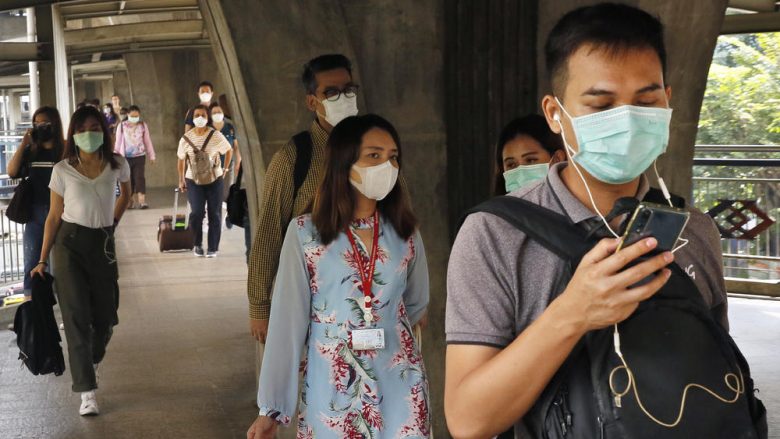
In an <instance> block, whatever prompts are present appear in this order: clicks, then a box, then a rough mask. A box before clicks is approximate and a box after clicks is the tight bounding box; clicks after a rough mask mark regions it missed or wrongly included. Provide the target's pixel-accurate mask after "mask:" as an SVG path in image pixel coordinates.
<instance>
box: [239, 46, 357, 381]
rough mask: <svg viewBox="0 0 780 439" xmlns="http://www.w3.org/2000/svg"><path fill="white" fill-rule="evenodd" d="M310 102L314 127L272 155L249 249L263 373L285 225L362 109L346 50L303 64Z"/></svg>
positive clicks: (253, 321) (310, 194) (253, 328)
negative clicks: (344, 125)
mask: <svg viewBox="0 0 780 439" xmlns="http://www.w3.org/2000/svg"><path fill="white" fill-rule="evenodd" d="M301 79H302V82H303V86H304V88H305V90H306V98H305V100H306V106H307V108H308V109H309V111H311V112H312V114H313V115H314V121H313V122H312V124H311V127H310V128H309V130H308V131H304V132H301V133H298V134H297V135H295V136H293V138H292V139H291V140H290V142H288V143H287V145H285V146H284V147H283V148H282V149H281V150H279V151H278V152H277V153H276V154H275V155H274V157H273V159H271V162H270V163H269V165H268V169H267V170H266V174H265V181H264V184H263V188H264V189H263V194H262V199H261V207H260V216H259V217H258V218H257V222H256V223H255V225H254V227H255V230H256V233H255V238H254V242H253V245H252V249H251V250H250V252H249V274H248V279H247V293H248V296H249V329H250V333H251V335H252V337H253V338H255V339H256V340H257V341H258V345H257V375H258V376H259V374H260V365H261V360H262V358H263V344H264V343H265V338H266V335H267V333H268V317H269V315H270V311H271V289H272V287H273V283H274V277H275V276H276V269H277V267H278V264H279V252H280V251H281V249H282V240H283V238H284V233H285V225H286V224H287V223H289V222H290V220H291V219H292V218H294V217H296V216H298V215H301V214H303V212H304V211H305V209H306V208H307V206H308V205H309V204H310V203H311V202H312V200H313V199H314V194H315V193H316V190H317V186H318V185H319V182H320V181H321V179H322V175H323V174H324V172H325V153H326V150H327V148H326V143H327V141H328V136H329V135H330V132H331V131H332V130H333V127H334V126H336V125H337V124H338V123H339V122H341V121H342V120H343V119H344V118H346V117H348V116H354V115H356V114H357V113H358V108H357V91H358V86H357V84H355V83H354V81H353V80H352V63H351V62H350V60H349V59H347V57H345V56H344V55H338V54H331V55H322V56H319V57H317V58H314V59H312V60H311V61H309V62H308V63H306V65H305V66H304V68H303V75H302V78H301Z"/></svg>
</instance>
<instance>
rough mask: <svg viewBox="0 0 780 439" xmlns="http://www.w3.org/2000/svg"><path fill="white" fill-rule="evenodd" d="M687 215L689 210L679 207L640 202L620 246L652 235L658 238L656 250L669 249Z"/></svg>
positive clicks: (684, 223) (672, 247)
mask: <svg viewBox="0 0 780 439" xmlns="http://www.w3.org/2000/svg"><path fill="white" fill-rule="evenodd" d="M689 216H690V213H689V212H686V211H684V210H681V209H673V208H669V207H664V206H652V205H647V204H640V205H639V206H638V207H637V210H636V212H635V213H634V216H633V217H632V219H631V222H630V223H629V225H628V229H627V230H626V235H625V238H624V239H623V244H622V245H621V247H626V246H629V245H631V244H633V243H635V242H637V241H639V240H641V239H643V238H649V237H651V236H652V237H654V238H655V239H657V240H658V247H656V251H659V252H664V251H671V250H672V249H674V246H675V244H676V243H677V239H678V238H679V237H680V234H681V233H682V231H683V229H684V228H685V225H686V224H687V223H688V217H689Z"/></svg>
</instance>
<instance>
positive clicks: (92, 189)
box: [49, 155, 130, 229]
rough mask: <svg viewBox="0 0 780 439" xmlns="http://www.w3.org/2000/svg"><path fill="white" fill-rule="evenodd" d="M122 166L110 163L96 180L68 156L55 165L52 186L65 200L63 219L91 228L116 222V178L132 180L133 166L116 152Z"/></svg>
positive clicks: (50, 185) (122, 180)
mask: <svg viewBox="0 0 780 439" xmlns="http://www.w3.org/2000/svg"><path fill="white" fill-rule="evenodd" d="M114 158H115V159H116V160H117V162H119V168H117V169H111V165H110V164H106V165H105V168H103V172H101V173H100V175H99V176H97V178H95V179H94V180H92V179H89V178H87V177H85V176H84V175H82V174H80V173H79V171H77V170H76V168H74V167H73V166H71V165H70V164H68V160H67V159H65V160H62V161H61V162H59V163H57V164H56V165H54V169H53V170H52V173H51V182H49V189H51V190H52V191H54V192H55V193H57V194H58V195H60V196H61V197H62V198H63V199H64V201H65V210H64V212H63V213H62V220H63V221H67V222H69V223H74V224H78V225H80V226H84V227H89V228H91V229H99V228H101V227H110V226H112V225H114V206H115V205H116V182H117V181H120V182H122V183H124V182H127V181H130V166H129V165H128V164H127V160H125V158H124V157H120V156H118V155H115V156H114Z"/></svg>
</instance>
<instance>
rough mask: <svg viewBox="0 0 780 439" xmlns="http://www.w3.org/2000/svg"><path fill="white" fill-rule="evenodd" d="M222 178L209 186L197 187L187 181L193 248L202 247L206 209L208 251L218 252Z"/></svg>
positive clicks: (197, 185)
mask: <svg viewBox="0 0 780 439" xmlns="http://www.w3.org/2000/svg"><path fill="white" fill-rule="evenodd" d="M222 185H223V181H222V177H220V178H218V179H217V180H216V181H214V182H213V183H211V184H204V185H199V184H195V182H194V181H193V180H190V179H189V178H188V179H187V199H188V200H189V201H190V207H191V208H192V212H190V229H192V233H193V235H194V236H195V246H196V247H202V246H203V217H204V216H205V214H206V209H207V207H208V218H209V236H208V251H210V252H216V251H218V250H219V240H220V237H221V236H222Z"/></svg>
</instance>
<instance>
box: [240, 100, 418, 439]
mask: <svg viewBox="0 0 780 439" xmlns="http://www.w3.org/2000/svg"><path fill="white" fill-rule="evenodd" d="M327 154H328V162H327V165H326V175H325V178H324V180H323V183H322V186H321V187H320V189H319V191H318V193H317V195H316V198H315V200H314V204H313V207H312V213H311V214H310V215H304V216H301V217H298V218H296V219H294V220H293V221H292V222H291V223H290V225H289V226H288V228H287V232H286V237H285V240H284V245H283V247H282V252H281V257H280V261H279V271H278V273H277V276H276V284H275V287H274V293H273V301H272V305H271V319H270V327H269V332H268V340H267V343H266V348H265V355H264V357H263V368H262V372H261V375H260V387H259V392H258V397H257V402H258V406H259V407H260V416H259V417H258V418H257V420H256V421H255V422H254V424H252V426H251V427H250V429H249V431H248V432H247V437H248V438H256V439H260V438H273V437H274V435H275V434H276V430H277V426H278V425H279V424H282V425H288V424H289V423H290V422H291V421H292V419H291V418H292V416H293V413H294V412H295V409H296V402H297V401H298V395H299V389H298V374H299V365H300V370H302V371H303V383H302V386H303V388H302V389H300V403H299V405H298V410H299V415H298V420H297V429H298V437H299V438H339V439H340V438H427V437H429V436H430V419H429V412H428V380H427V377H426V374H425V367H424V365H423V361H422V356H421V355H420V351H419V349H418V347H417V343H416V342H415V340H414V338H413V336H412V327H413V326H414V325H415V324H417V323H418V322H419V321H420V320H421V319H422V318H423V316H424V315H425V311H426V307H427V305H428V294H429V291H428V266H427V261H426V259H425V249H424V247H423V243H422V240H421V238H420V234H419V232H418V230H417V221H416V219H415V217H414V214H413V213H412V211H411V208H410V203H409V199H408V196H407V194H406V190H405V189H404V187H403V186H402V185H400V184H397V180H398V172H399V169H400V166H401V144H400V141H399V138H398V134H397V132H396V131H395V129H394V128H393V126H392V125H391V124H390V123H389V122H387V121H386V120H384V119H382V118H381V117H379V116H376V115H366V116H353V117H349V118H347V119H344V121H342V122H341V123H339V124H338V125H337V126H336V127H335V128H334V129H333V132H332V133H331V135H330V139H329V141H328V152H327ZM372 267H373V269H372ZM302 360H303V361H302Z"/></svg>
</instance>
